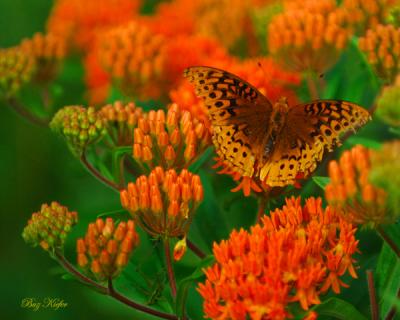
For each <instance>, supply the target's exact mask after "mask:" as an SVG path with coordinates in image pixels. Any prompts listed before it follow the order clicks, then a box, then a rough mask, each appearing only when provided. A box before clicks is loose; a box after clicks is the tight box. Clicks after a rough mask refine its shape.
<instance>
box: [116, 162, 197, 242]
mask: <svg viewBox="0 0 400 320" xmlns="http://www.w3.org/2000/svg"><path fill="white" fill-rule="evenodd" d="M120 196H121V204H122V206H123V207H124V208H125V209H127V210H128V211H129V212H130V213H131V215H132V217H133V218H134V219H135V221H136V222H137V224H138V225H139V226H140V227H141V228H142V229H143V230H145V231H146V232H147V233H149V234H150V235H152V236H153V237H163V238H165V237H168V238H171V237H184V236H185V235H186V234H187V232H188V230H189V227H190V224H191V222H192V220H193V217H194V213H195V211H196V208H197V206H198V205H199V204H200V202H201V201H202V200H203V186H202V184H201V181H200V177H199V176H198V175H195V174H192V173H190V172H189V171H187V170H182V171H181V173H180V174H177V173H176V171H175V170H173V169H171V170H167V171H164V169H163V168H161V167H156V168H155V169H154V170H153V171H152V172H151V173H150V175H149V176H148V177H146V176H140V177H139V178H138V179H137V180H136V182H135V183H133V182H130V183H128V187H127V188H126V189H125V190H122V191H121V193H120Z"/></svg>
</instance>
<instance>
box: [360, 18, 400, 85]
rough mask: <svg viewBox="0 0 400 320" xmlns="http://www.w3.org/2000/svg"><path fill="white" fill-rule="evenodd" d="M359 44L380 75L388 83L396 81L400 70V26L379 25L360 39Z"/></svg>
mask: <svg viewBox="0 0 400 320" xmlns="http://www.w3.org/2000/svg"><path fill="white" fill-rule="evenodd" d="M358 46H359V47H360V49H361V50H362V51H364V53H365V54H366V56H367V59H368V62H369V63H370V64H371V65H372V66H373V67H374V69H375V70H376V73H377V74H378V76H380V77H382V78H383V79H384V80H385V81H386V82H388V83H394V81H395V79H396V76H397V75H398V73H399V72H400V28H396V27H394V26H392V25H378V26H377V27H376V28H374V29H369V30H368V31H367V33H366V35H365V36H364V37H361V38H360V39H359V42H358Z"/></svg>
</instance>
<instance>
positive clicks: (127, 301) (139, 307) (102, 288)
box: [55, 251, 178, 320]
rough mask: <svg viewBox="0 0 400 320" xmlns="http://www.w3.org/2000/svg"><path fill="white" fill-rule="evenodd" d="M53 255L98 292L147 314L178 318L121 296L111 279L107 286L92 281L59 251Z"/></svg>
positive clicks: (69, 270)
mask: <svg viewBox="0 0 400 320" xmlns="http://www.w3.org/2000/svg"><path fill="white" fill-rule="evenodd" d="M55 256H56V258H57V261H58V262H59V263H60V264H61V266H62V267H63V268H64V269H65V270H66V271H68V272H69V273H70V274H73V275H74V276H75V277H76V278H77V279H78V280H79V281H81V282H82V283H85V284H88V285H90V286H91V287H93V288H95V289H96V290H97V291H99V292H100V293H102V294H105V295H109V296H110V297H113V298H114V299H116V300H118V301H120V302H122V303H123V304H126V305H127V306H129V307H131V308H133V309H136V310H139V311H142V312H144V313H147V314H151V315H153V316H155V317H159V318H162V319H169V320H178V317H177V316H174V315H172V314H169V313H164V312H161V311H158V310H154V309H151V308H149V307H147V306H144V305H141V304H139V303H136V302H135V301H132V300H130V299H129V298H127V297H125V296H123V295H122V294H120V293H119V292H117V291H115V289H114V287H113V286H112V281H111V280H109V282H108V287H106V286H103V285H101V284H99V283H97V282H95V281H93V280H92V279H90V278H88V277H86V276H85V275H84V274H82V273H81V272H79V271H78V270H77V269H76V268H75V267H74V266H73V265H72V264H71V263H70V262H69V261H68V260H67V259H65V257H64V255H63V254H62V253H61V252H59V251H56V252H55Z"/></svg>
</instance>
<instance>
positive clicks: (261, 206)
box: [256, 195, 267, 223]
mask: <svg viewBox="0 0 400 320" xmlns="http://www.w3.org/2000/svg"><path fill="white" fill-rule="evenodd" d="M266 204H267V197H266V196H265V195H263V196H261V197H259V198H258V211H257V221H256V223H260V222H261V218H262V216H263V215H264V214H265V206H266Z"/></svg>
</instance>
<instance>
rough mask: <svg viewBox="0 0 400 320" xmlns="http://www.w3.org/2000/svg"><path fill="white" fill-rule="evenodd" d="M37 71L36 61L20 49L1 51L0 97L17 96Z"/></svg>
mask: <svg viewBox="0 0 400 320" xmlns="http://www.w3.org/2000/svg"><path fill="white" fill-rule="evenodd" d="M35 69H36V61H35V59H34V58H33V57H32V56H30V55H28V54H26V52H24V51H23V50H21V48H20V47H13V48H8V49H0V79H1V80H0V97H2V98H3V97H4V98H8V97H12V96H13V95H15V94H16V93H17V92H18V90H19V89H20V88H21V87H22V86H23V85H24V84H26V83H28V82H29V81H30V80H31V79H32V76H33V74H34V72H35Z"/></svg>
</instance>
